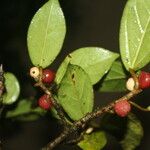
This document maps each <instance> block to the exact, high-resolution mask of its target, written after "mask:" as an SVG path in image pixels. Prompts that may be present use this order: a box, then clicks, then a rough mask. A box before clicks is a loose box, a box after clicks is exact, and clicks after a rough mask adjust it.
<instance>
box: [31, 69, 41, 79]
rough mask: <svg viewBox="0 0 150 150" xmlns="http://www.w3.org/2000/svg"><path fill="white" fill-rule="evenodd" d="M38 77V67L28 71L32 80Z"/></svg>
mask: <svg viewBox="0 0 150 150" xmlns="http://www.w3.org/2000/svg"><path fill="white" fill-rule="evenodd" d="M39 75H40V70H39V68H38V67H32V68H31V69H30V76H31V77H33V78H38V77H39Z"/></svg>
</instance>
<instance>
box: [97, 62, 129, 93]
mask: <svg viewBox="0 0 150 150" xmlns="http://www.w3.org/2000/svg"><path fill="white" fill-rule="evenodd" d="M126 77H127V75H126V72H125V70H124V68H123V66H122V64H121V62H119V61H115V62H114V63H113V65H112V67H111V69H110V71H109V72H108V74H107V75H106V77H105V79H104V81H103V82H102V84H100V87H98V88H99V91H101V92H121V91H126Z"/></svg>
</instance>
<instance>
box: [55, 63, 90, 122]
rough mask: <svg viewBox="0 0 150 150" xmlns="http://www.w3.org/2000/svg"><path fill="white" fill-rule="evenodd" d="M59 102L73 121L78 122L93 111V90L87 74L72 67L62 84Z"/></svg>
mask: <svg viewBox="0 0 150 150" xmlns="http://www.w3.org/2000/svg"><path fill="white" fill-rule="evenodd" d="M58 101H59V103H60V104H61V105H62V107H63V108H64V110H65V111H66V113H67V114H68V115H69V116H70V118H71V119H73V120H78V119H80V118H81V117H83V116H84V115H85V114H86V113H88V112H91V111H92V109H93V88H92V84H91V82H90V79H89V77H88V75H87V74H86V72H85V71H84V70H83V69H82V68H80V67H79V66H75V65H70V64H69V66H68V69H67V71H66V73H65V75H64V77H63V79H62V81H61V83H60V87H59V90H58Z"/></svg>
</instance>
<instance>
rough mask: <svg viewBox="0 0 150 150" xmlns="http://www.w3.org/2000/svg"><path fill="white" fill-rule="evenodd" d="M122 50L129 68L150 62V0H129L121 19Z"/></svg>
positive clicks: (135, 67)
mask: <svg viewBox="0 0 150 150" xmlns="http://www.w3.org/2000/svg"><path fill="white" fill-rule="evenodd" d="M120 50H121V56H122V60H123V63H124V65H125V67H126V69H127V70H128V69H129V68H132V69H134V70H138V69H141V68H142V67H144V66H145V65H146V64H147V63H149V62H150V0H128V2H127V4H126V7H125V10H124V13H123V16H122V21H121V29H120Z"/></svg>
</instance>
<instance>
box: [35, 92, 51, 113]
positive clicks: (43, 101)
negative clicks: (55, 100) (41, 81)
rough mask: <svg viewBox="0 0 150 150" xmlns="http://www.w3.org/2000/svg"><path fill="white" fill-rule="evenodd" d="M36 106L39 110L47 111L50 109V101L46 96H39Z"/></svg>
mask: <svg viewBox="0 0 150 150" xmlns="http://www.w3.org/2000/svg"><path fill="white" fill-rule="evenodd" d="M38 104H39V106H40V107H41V108H43V109H45V110H48V109H50V108H51V107H52V105H53V104H52V101H51V99H50V98H49V96H48V95H47V94H44V95H43V96H41V97H40V98H39V100H38Z"/></svg>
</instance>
